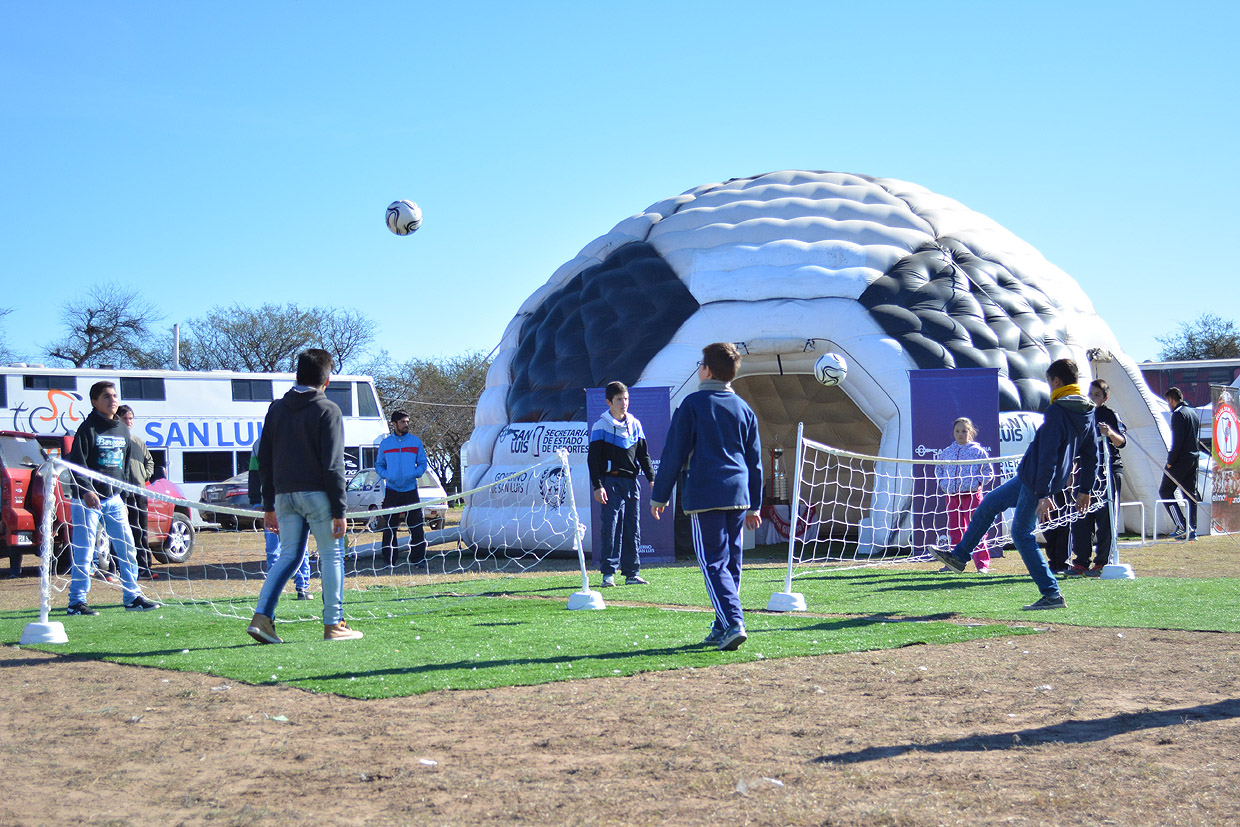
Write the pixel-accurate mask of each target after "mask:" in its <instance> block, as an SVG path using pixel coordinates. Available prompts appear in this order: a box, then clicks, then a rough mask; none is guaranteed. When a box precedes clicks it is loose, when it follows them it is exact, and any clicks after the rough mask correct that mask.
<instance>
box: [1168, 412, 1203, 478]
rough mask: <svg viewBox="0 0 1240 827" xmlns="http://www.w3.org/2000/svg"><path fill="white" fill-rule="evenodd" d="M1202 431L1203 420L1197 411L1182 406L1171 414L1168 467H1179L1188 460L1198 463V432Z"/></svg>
mask: <svg viewBox="0 0 1240 827" xmlns="http://www.w3.org/2000/svg"><path fill="white" fill-rule="evenodd" d="M1200 430H1201V420H1200V419H1199V418H1198V417H1197V411H1196V410H1195V409H1193V408H1190V407H1189V406H1188V405H1184V404H1181V405H1180V407H1178V408H1176V409H1175V410H1174V411H1172V412H1171V450H1170V451H1169V452H1168V453H1167V464H1168V465H1177V464H1179V463H1181V462H1185V461H1186V460H1191V461H1192V462H1193V463H1196V462H1197V432H1198V431H1200Z"/></svg>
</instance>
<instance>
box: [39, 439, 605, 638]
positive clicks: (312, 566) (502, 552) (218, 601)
mask: <svg viewBox="0 0 1240 827" xmlns="http://www.w3.org/2000/svg"><path fill="white" fill-rule="evenodd" d="M544 468H551V469H554V470H555V472H556V473H557V474H563V476H564V478H565V480H568V479H569V474H570V469H569V463H568V460H567V455H566V454H559V455H552V456H550V457H548V458H547V459H545V460H544V461H543V462H541V463H538V464H537V465H534V466H531V467H530V468H528V469H524V470H523V471H522V472H520V473H524V474H530V473H538V471H539V470H540V469H544ZM45 469H46V470H45V471H44V472H41V473H49V472H50V474H51V475H52V476H53V477H54V478H55V479H56V481H55V483H54V485H53V488H54V496H51V497H47V498H45V500H44V503H43V511H44V516H45V519H48V518H50V523H47V524H49V525H51V526H52V529H51V532H50V536H49V539H48V542H47V543H46V544H45V545H44V548H49V549H50V550H51V551H52V553H53V557H54V560H55V565H54V566H53V567H52V568H51V569H50V570H49V572H50V574H51V576H50V577H49V591H50V592H51V598H50V602H51V604H52V606H53V610H55V609H58V608H60V607H64V606H67V605H68V604H69V603H70V602H72V601H75V600H80V599H82V597H83V595H82V582H83V580H86V581H89V601H90V602H91V603H96V602H98V603H101V604H109V603H117V602H121V601H122V600H125V601H129V600H130V599H131V597H132V593H133V589H134V588H135V587H136V588H137V589H138V590H140V591H141V593H142V594H143V595H144V596H145V597H147V598H148V599H150V600H154V601H157V602H159V603H162V604H177V605H181V606H185V607H189V608H194V609H200V610H202V611H208V612H214V613H216V614H219V615H222V616H226V617H233V618H238V619H248V618H249V617H250V616H251V615H252V614H253V613H254V611H255V607H256V604H257V599H258V595H259V591H260V590H261V589H262V587H263V584H264V582H265V576H266V572H267V570H268V568H269V566H271V565H273V564H274V562H275V560H276V559H277V557H278V555H279V540H278V535H275V534H273V533H271V532H266V531H264V528H263V521H262V515H261V513H260V512H259V510H258V506H254V507H253V508H251V507H248V502H246V500H247V497H246V496H244V495H245V494H246V493H247V492H246V491H245V490H241V491H240V492H239V494H240V495H239V496H237V497H230V496H223V497H222V499H223V500H224V502H211V503H207V502H191V501H188V500H185V499H184V498H182V497H180V496H179V492H178V491H177V489H176V487H175V486H172V485H171V484H169V483H167V482H166V481H165V482H164V483H163V484H162V485H161V484H160V483H155V484H153V486H148V487H147V488H146V489H140V488H136V487H134V486H131V485H124V484H118V483H115V482H112V481H110V480H107V482H108V483H110V484H111V485H112V486H113V487H114V488H116V489H117V490H118V491H119V492H120V493H119V496H117V497H114V498H111V499H108V500H105V501H103V502H101V503H100V505H99V507H98V508H97V509H86V508H84V507H82V506H81V504H80V503H75V502H74V500H73V499H72V498H71V492H72V491H73V487H72V485H71V484H70V475H71V474H77V475H80V476H81V477H88V478H90V479H94V480H99V481H104V480H105V478H104V477H101V476H99V475H97V474H94V473H92V472H90V471H86V470H84V469H81V468H78V467H76V466H71V465H69V464H67V463H65V462H63V461H61V460H58V459H57V460H51V461H49V463H48V464H47V466H45ZM509 479H510V478H508V477H505V478H501V479H499V480H495V481H493V482H491V483H490V484H489V485H487V486H482V487H481V488H479V489H475V490H473V491H466V492H462V493H460V494H455V495H452V496H450V497H441V498H437V499H431V500H426V501H423V502H420V503H418V504H417V505H412V506H402V507H398V508H386V509H384V508H379V509H371V510H361V511H355V512H350V513H346V522H347V526H348V530H347V533H346V536H345V537H344V538H343V539H342V540H340V541H338V542H340V543H343V558H344V576H343V583H344V616H345V618H346V619H356V618H365V617H371V618H373V617H393V616H399V615H405V614H410V615H412V614H418V613H421V612H427V611H434V610H437V609H440V608H442V607H443V606H445V605H448V604H452V603H456V602H458V601H460V600H462V599H467V598H470V597H473V596H476V595H478V594H482V593H491V592H495V591H502V589H503V580H504V578H510V577H516V576H520V575H522V574H524V573H526V572H530V571H531V570H534V569H544V570H552V569H556V570H567V571H572V570H575V569H577V568H581V569H582V570H583V571H584V558H583V556H582V553H581V536H582V532H581V531H580V528H579V527H578V522H577V516H576V515H577V512H576V505H575V502H574V501H573V498H572V491H571V488H572V486H571V484H569V485H566V488H567V491H568V493H567V496H566V497H564V498H562V499H561V500H556V501H552V502H550V503H548V502H540V503H537V504H531V505H529V506H527V507H526V508H525V509H523V510H520V511H519V513H518V512H517V511H514V513H513V514H512V523H513V524H519V525H525V526H532V527H533V528H534V532H535V533H536V534H537V535H538V536H539V537H540V540H541V541H540V542H539V543H538V544H537V545H535V544H525V545H523V544H520V543H514V542H512V537H511V536H506V535H501V534H500V533H496V534H494V535H487V534H483V535H481V536H479V535H478V533H477V532H472V533H469V534H468V536H469V537H470V539H469V540H468V541H466V539H464V538H465V537H466V536H467V534H466V533H463V532H462V530H461V526H460V522H459V516H460V514H461V511H460V508H459V507H458V506H459V504H460V503H461V502H463V501H465V500H467V499H469V498H471V497H475V496H485V495H486V494H487V493H488V489H491V488H493V487H496V486H501V487H502V486H503V485H504V484H505V483H507V482H508V481H509ZM226 493H231V492H226ZM234 500H236V501H239V502H234ZM226 503H227V504H226ZM238 505H245V506H247V507H238ZM191 518H196V519H192V520H191ZM385 529H386V531H385ZM143 533H145V535H146V542H145V545H146V547H147V548H148V549H149V559H148V557H147V555H146V554H144V553H142V551H141V546H142V543H141V542H140V541H139V543H135V542H134V540H135V538H140V537H141V536H142V535H143ZM518 536H520V535H518ZM303 537H304V535H303ZM299 539H301V538H299ZM75 545H76V546H77V548H76V549H75V548H74V546H75ZM301 545H302V547H303V548H304V549H305V551H304V553H303V557H302V558H301V560H300V562H299V565H298V566H297V567H296V568H295V569H294V572H293V575H292V577H291V578H290V579H289V582H288V584H287V586H286V587H285V589H284V591H283V593H282V594H281V597H280V600H279V603H278V618H277V619H279V620H286V621H287V620H305V621H309V620H314V621H318V620H320V618H321V614H322V609H323V604H322V595H321V586H322V582H323V581H322V577H321V572H320V570H319V559H320V554H319V550H318V549H317V544H316V542H315V539H314V538H313V537H308V538H304V539H301ZM527 546H529V547H527ZM555 552H570V554H567V555H565V554H555ZM75 561H76V562H75ZM75 565H76V567H77V568H78V570H79V577H78V578H77V579H78V584H77V585H75V584H74V582H73V581H74V579H75V578H74V571H73V569H74V567H75Z"/></svg>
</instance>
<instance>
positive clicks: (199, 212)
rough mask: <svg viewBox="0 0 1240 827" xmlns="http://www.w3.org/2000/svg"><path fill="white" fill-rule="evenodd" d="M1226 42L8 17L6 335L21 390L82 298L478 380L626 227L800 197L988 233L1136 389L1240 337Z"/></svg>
mask: <svg viewBox="0 0 1240 827" xmlns="http://www.w3.org/2000/svg"><path fill="white" fill-rule="evenodd" d="M1237 31H1240V11H1237V5H1236V4H1234V3H1223V2H1218V3H1192V2H1189V3H1176V4H1171V3H1160V4H1153V3H1141V2H1137V3H1127V4H1118V3H1088V2H1073V3H1057V2H1042V3H1006V2H999V3H996V2H979V3H925V2H916V3H913V2H907V3H906V2H886V3H832V2H805V3H793V2H786V3H785V2H768V3H755V2H746V3H731V2H718V0H716V1H715V2H668V1H667V0H664V1H663V2H657V3H656V2H625V3H582V2H562V3H560V2H557V3H538V2H533V3H524V4H515V3H499V2H496V3H467V2H462V3H452V4H448V3H435V4H424V3H397V4H392V3H357V4H354V3H338V2H304V1H303V2H248V1H247V2H211V3H207V2H187V3H180V2H175V3H173V2H151V3H139V2H117V3H97V2H90V3H85V2H60V3H20V2H16V0H6V2H4V4H3V24H2V25H0V94H2V95H3V97H2V106H0V148H2V152H3V163H2V164H0V187H2V191H3V198H0V228H2V230H0V232H2V233H3V235H2V236H0V239H2V240H0V282H2V283H3V289H2V291H0V307H12V308H14V310H15V311H16V312H15V313H13V314H11V315H10V316H9V317H8V318H7V319H5V320H3V321H2V322H0V325H2V326H3V331H4V334H5V339H6V341H7V342H8V344H9V345H10V346H11V347H13V348H14V349H16V350H18V351H19V352H24V353H25V354H26V355H27V356H30V357H36V356H37V354H38V351H39V349H40V346H41V345H43V344H46V343H48V342H50V341H51V340H52V339H53V338H55V337H56V336H57V335H58V333H59V332H60V326H59V320H58V310H59V307H60V305H61V304H62V302H63V301H64V300H65V299H66V298H68V297H71V296H73V295H74V294H75V292H77V291H80V290H82V289H83V287H84V286H86V285H89V284H90V283H91V282H94V281H107V280H110V281H115V282H118V283H120V284H122V285H125V286H130V285H137V286H139V287H140V288H141V289H142V290H143V292H144V295H145V296H146V297H147V298H148V299H150V300H151V301H152V302H153V303H154V304H155V305H156V306H157V307H158V308H159V309H160V310H161V311H163V312H164V313H165V314H166V315H167V323H168V324H169V325H171V323H172V322H174V321H182V322H184V321H186V320H188V319H190V318H192V317H195V316H200V315H202V314H203V313H205V311H206V310H208V309H209V308H210V307H211V306H213V305H217V304H225V305H227V304H232V303H234V302H240V303H242V304H261V303H263V302H284V301H293V300H296V301H299V302H301V303H303V304H306V305H338V306H344V307H356V308H357V309H359V310H362V311H363V312H365V313H367V314H368V315H370V316H371V317H372V318H374V319H375V320H376V321H377V322H379V324H380V327H381V333H380V342H379V344H380V345H381V346H382V347H384V348H386V349H387V350H388V351H389V353H390V354H391V355H392V356H393V357H394V358H395V359H397V360H399V361H403V360H405V359H409V358H412V357H418V358H431V357H434V356H439V355H451V354H456V353H461V352H464V351H466V350H477V349H480V350H484V351H489V350H490V349H491V348H492V347H494V346H495V344H497V343H498V341H499V339H500V336H501V334H502V333H503V330H504V328H505V326H506V325H507V324H508V322H509V321H510V320H511V318H512V317H513V315H514V314H515V312H516V310H517V308H518V307H519V305H520V304H521V302H522V301H523V300H524V299H525V298H526V297H527V296H529V295H530V294H531V293H532V292H533V291H534V290H535V289H536V288H537V287H538V286H539V285H541V284H542V283H543V282H544V281H546V279H547V278H548V277H549V276H550V275H551V273H552V272H553V271H554V270H555V269H556V268H557V267H558V266H559V265H561V264H562V263H564V262H565V261H567V260H568V259H570V258H572V257H573V256H574V255H575V254H576V253H577V251H578V250H579V249H580V248H581V247H583V246H584V245H585V244H586V243H588V242H589V241H590V240H592V239H593V238H595V237H596V236H598V235H601V234H603V233H605V232H607V231H608V230H610V229H611V227H612V226H613V225H614V224H616V223H617V222H618V221H620V220H621V219H623V218H625V217H627V216H629V215H631V214H633V213H635V212H637V211H639V210H641V209H642V208H644V207H646V206H647V205H649V204H651V203H653V202H655V201H658V200H660V199H663V198H665V197H668V196H671V195H674V194H676V193H679V192H682V191H684V190H686V189H689V188H690V187H694V186H697V185H699V184H703V183H708V182H714V181H722V180H725V179H728V178H732V177H738V176H748V175H755V174H760V173H763V172H769V171H772V170H777V169H787V168H806V169H828V170H837V171H844V172H855V173H863V174H869V175H876V176H882V177H891V178H900V179H904V180H907V181H912V182H915V183H918V184H921V185H923V186H925V187H927V188H929V189H931V190H934V191H936V192H940V193H942V194H944V195H948V196H950V197H953V198H955V199H957V200H959V201H961V202H962V203H964V204H965V205H966V206H968V207H971V208H972V209H975V210H978V211H980V212H983V213H986V214H987V215H989V216H991V217H992V218H994V219H995V220H996V221H998V222H999V223H1000V224H1003V225H1004V226H1006V227H1008V228H1009V229H1010V230H1012V231H1013V232H1015V233H1016V234H1017V235H1019V236H1021V237H1022V238H1024V239H1025V240H1027V241H1029V242H1030V243H1031V244H1033V245H1034V246H1035V247H1037V248H1038V249H1039V250H1041V251H1042V253H1043V254H1044V255H1045V256H1046V257H1047V258H1048V259H1050V260H1051V261H1052V262H1054V263H1055V264H1057V265H1059V266H1060V267H1062V268H1063V269H1064V270H1066V271H1067V272H1068V273H1069V274H1071V275H1072V276H1074V277H1075V278H1076V279H1077V280H1078V281H1079V282H1080V283H1081V285H1082V286H1083V287H1084V289H1085V291H1086V292H1087V293H1088V294H1089V295H1090V296H1091V298H1092V299H1093V301H1094V304H1095V306H1096V307H1097V309H1098V311H1099V313H1100V314H1101V315H1102V317H1103V318H1104V319H1105V320H1106V321H1107V322H1108V323H1109V324H1110V325H1111V327H1112V329H1113V330H1114V331H1115V332H1116V335H1117V336H1118V337H1119V339H1120V342H1121V343H1122V344H1123V346H1124V347H1125V349H1126V350H1127V351H1128V352H1129V353H1130V354H1131V355H1132V356H1133V357H1135V358H1137V359H1138V360H1141V359H1149V358H1154V357H1155V356H1156V355H1157V351H1158V345H1157V343H1156V342H1155V340H1154V337H1155V336H1156V335H1163V334H1166V333H1168V332H1171V331H1172V330H1174V329H1175V327H1176V326H1177V324H1178V323H1180V322H1186V321H1191V320H1193V319H1195V318H1197V317H1198V316H1199V315H1200V314H1202V313H1203V312H1207V311H1212V312H1216V313H1219V314H1221V315H1223V316H1225V317H1226V318H1230V319H1236V318H1237V317H1240V312H1237V309H1236V303H1235V299H1234V297H1235V294H1236V288H1235V285H1236V283H1237V273H1236V271H1235V266H1234V264H1233V261H1234V256H1235V249H1234V248H1235V246H1236V241H1237V227H1238V226H1240V208H1238V207H1237V190H1238V186H1237V185H1238V184H1240V175H1238V174H1237V172H1238V163H1240V162H1238V160H1237V156H1238V154H1240V149H1238V147H1240V136H1238V134H1237V133H1238V132H1240V130H1238V129H1237V126H1238V124H1237V120H1238V115H1237V112H1238V111H1240V106H1237V103H1238V101H1237V89H1240V82H1238V81H1240V70H1238V69H1237V66H1238V65H1240V64H1237V61H1236V60H1235V57H1234V53H1235V37H1236V33H1237ZM398 198H408V199H411V200H414V201H417V202H418V203H419V204H421V206H422V208H423V211H424V214H425V220H424V223H423V226H422V229H421V230H420V231H419V232H418V233H416V234H415V235H414V236H411V237H407V238H399V237H396V236H394V235H392V234H390V233H389V232H388V231H387V229H386V228H385V227H384V223H383V212H384V208H385V207H386V206H387V204H388V203H389V202H390V201H393V200H395V199H398Z"/></svg>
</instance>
